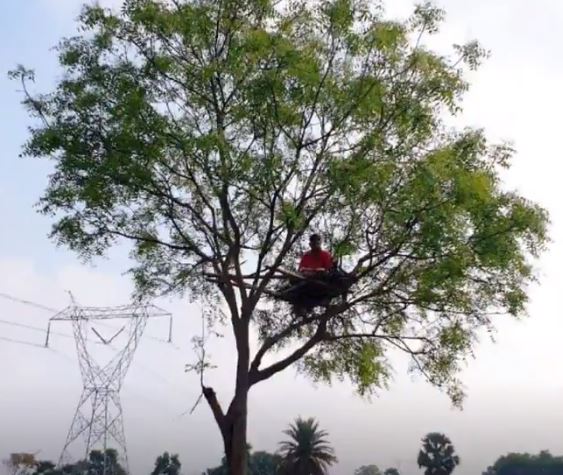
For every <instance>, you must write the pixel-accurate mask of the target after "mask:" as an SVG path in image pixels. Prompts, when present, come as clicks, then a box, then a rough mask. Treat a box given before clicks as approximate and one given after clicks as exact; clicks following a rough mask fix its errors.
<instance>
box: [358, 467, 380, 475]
mask: <svg viewBox="0 0 563 475" xmlns="http://www.w3.org/2000/svg"><path fill="white" fill-rule="evenodd" d="M354 475H381V470H379V467H378V466H377V465H362V466H361V467H359V468H357V469H356V470H354Z"/></svg>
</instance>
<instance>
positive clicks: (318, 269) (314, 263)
mask: <svg viewBox="0 0 563 475" xmlns="http://www.w3.org/2000/svg"><path fill="white" fill-rule="evenodd" d="M309 245H310V246H311V250H310V251H308V252H306V253H305V254H303V256H302V257H301V262H300V263H299V272H300V273H301V274H303V275H305V276H312V275H316V274H319V273H321V274H324V273H327V272H329V271H331V270H332V269H333V268H334V260H333V258H332V256H331V254H330V252H328V251H325V250H324V249H323V248H322V245H321V237H320V236H319V235H318V234H312V235H311V237H310V238H309Z"/></svg>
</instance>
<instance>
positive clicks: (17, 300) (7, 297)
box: [0, 292, 58, 313]
mask: <svg viewBox="0 0 563 475" xmlns="http://www.w3.org/2000/svg"><path fill="white" fill-rule="evenodd" d="M0 297H2V298H4V299H7V300H11V301H12V302H18V303H22V304H24V305H30V306H32V307H35V308H39V309H41V310H45V311H47V312H52V313H56V312H58V310H56V309H54V308H50V307H47V306H45V305H42V304H40V303H36V302H32V301H31V300H24V299H20V298H19V297H14V296H13V295H10V294H6V293H4V292H0Z"/></svg>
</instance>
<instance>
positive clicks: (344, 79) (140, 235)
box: [12, 0, 547, 475]
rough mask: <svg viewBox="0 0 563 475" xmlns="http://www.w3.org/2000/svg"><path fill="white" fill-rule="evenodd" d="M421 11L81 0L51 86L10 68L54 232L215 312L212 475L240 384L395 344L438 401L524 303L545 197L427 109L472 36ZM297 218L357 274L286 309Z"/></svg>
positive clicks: (368, 358) (319, 373) (234, 0)
mask: <svg viewBox="0 0 563 475" xmlns="http://www.w3.org/2000/svg"><path fill="white" fill-rule="evenodd" d="M442 18H443V12H442V11H441V10H439V9H436V8H434V7H432V6H431V5H430V4H424V5H421V6H419V7H417V8H416V9H415V11H414V13H413V15H412V16H411V17H410V18H409V19H408V21H405V22H396V21H389V20H388V19H386V18H385V15H384V12H383V9H381V8H377V7H374V5H373V2H371V1H367V0H322V1H321V0H318V1H303V0H288V1H283V2H279V1H273V0H221V1H217V0H198V1H192V0H174V1H163V0H125V2H124V4H123V7H122V8H121V10H120V11H119V12H118V13H116V12H113V11H111V10H107V9H103V8H101V7H98V6H90V7H87V8H85V9H84V11H83V13H82V15H81V17H80V22H81V25H80V29H79V30H80V31H81V32H84V33H83V36H78V37H74V38H70V39H66V40H64V41H63V42H62V43H61V45H60V48H59V61H60V63H61V66H62V68H63V69H64V71H63V72H62V73H61V74H60V75H59V76H60V78H61V80H60V81H59V83H58V84H57V85H56V87H55V90H54V91H52V92H50V93H49V94H44V95H39V96H36V95H34V94H31V92H30V91H29V89H28V83H29V79H30V78H33V74H32V73H31V72H30V71H27V70H25V69H24V68H19V69H18V70H17V71H15V72H13V73H12V76H13V77H15V78H18V79H19V80H21V81H22V82H23V85H22V86H23V89H24V91H25V94H26V99H25V104H26V106H27V107H28V109H29V110H30V112H31V113H32V114H33V116H34V117H35V118H37V119H38V120H37V123H36V124H34V127H32V128H31V138H30V140H29V142H28V143H27V144H26V146H25V148H24V154H25V155H28V156H33V157H48V158H50V159H51V160H53V162H54V163H53V173H52V175H51V177H50V182H49V185H48V188H47V190H46V192H45V194H44V196H43V197H42V199H41V206H42V210H43V212H45V213H48V214H51V215H52V216H53V218H54V219H56V220H57V221H56V222H55V225H54V228H53V237H55V238H56V240H57V242H58V243H61V244H65V245H68V246H70V248H71V249H74V250H76V251H77V252H79V253H80V254H81V255H82V256H84V257H87V258H92V257H95V256H97V255H102V254H104V253H105V252H106V250H107V249H108V248H109V247H110V246H113V245H114V244H115V243H117V242H118V241H123V240H125V241H127V242H129V243H130V244H131V245H132V246H131V247H132V252H133V255H132V257H133V259H134V262H135V266H134V268H133V269H131V273H132V275H133V277H134V280H135V284H136V288H137V291H138V295H142V296H143V297H148V296H151V295H160V294H163V293H170V292H178V293H180V294H183V293H184V292H186V291H189V295H190V297H191V298H192V299H199V300H202V301H203V302H204V304H205V308H206V309H207V311H208V312H211V314H210V318H209V319H208V321H209V322H210V324H213V322H219V321H221V320H222V318H221V315H223V313H221V312H223V311H224V309H226V313H227V320H228V322H229V325H230V326H229V328H230V329H231V331H232V333H233V336H234V340H235V345H234V347H233V358H234V360H235V361H236V367H235V375H234V376H235V377H234V378H233V379H234V381H235V383H234V388H233V392H232V394H233V396H232V399H231V400H229V401H227V402H226V404H225V402H223V403H222V401H219V399H218V397H217V396H216V393H215V391H214V390H213V388H212V387H210V385H209V384H208V383H207V382H206V381H205V378H204V377H203V376H204V375H203V374H202V375H201V376H202V377H201V379H200V381H201V384H202V392H203V394H204V396H205V400H206V401H207V403H208V405H209V407H210V408H211V411H212V414H213V417H214V419H215V421H216V423H217V426H218V428H219V431H220V434H221V437H222V439H223V445H224V449H225V455H226V460H227V465H228V466H229V468H230V472H231V475H243V474H244V473H245V470H246V465H247V464H246V455H247V454H246V432H247V415H248V407H247V406H248V394H249V391H250V390H251V388H252V387H253V386H255V385H257V384H260V383H261V382H263V381H266V380H268V379H269V378H271V377H272V376H274V375H276V374H277V373H279V372H280V371H284V370H286V369H287V368H290V367H292V366H293V367H297V369H299V370H301V371H303V372H305V373H307V374H308V375H310V376H311V377H312V378H313V379H314V380H316V381H325V382H330V381H332V380H333V379H334V378H338V379H340V378H343V377H346V378H348V379H349V380H351V382H352V383H353V384H354V385H355V386H356V388H357V390H358V392H359V393H360V394H362V395H369V394H370V393H372V392H373V391H376V390H377V389H378V388H381V387H384V386H385V383H386V380H387V379H388V377H389V374H390V370H389V364H390V363H389V361H388V360H387V358H386V356H387V354H388V352H389V350H391V349H399V350H401V351H404V352H405V353H406V354H407V355H408V356H409V357H410V359H411V361H412V367H413V368H414V370H415V371H418V372H419V373H420V374H422V375H423V376H424V377H425V378H426V379H427V381H429V382H430V383H431V384H433V385H435V386H437V387H440V388H442V389H444V390H445V391H447V393H448V394H449V395H450V397H451V399H452V401H453V402H454V403H455V404H458V405H459V404H461V401H462V399H463V391H462V388H461V384H460V381H459V380H458V378H457V374H458V371H459V369H460V367H461V366H462V364H463V361H464V358H466V357H467V355H469V354H471V352H472V349H473V347H474V344H475V341H476V340H477V336H478V335H479V332H480V331H481V329H483V328H487V327H490V326H493V325H494V323H495V321H494V318H495V315H498V314H499V313H508V314H510V315H513V316H518V315H521V314H522V313H523V312H524V310H525V304H526V300H527V293H526V289H527V285H528V283H529V282H530V281H531V280H532V279H533V278H534V272H533V268H532V258H536V257H538V256H539V254H540V253H541V251H542V250H543V249H544V247H545V243H546V241H547V231H546V226H547V214H546V213H545V211H544V210H543V209H542V208H541V207H539V206H537V205H536V204H534V203H531V202H530V201H528V200H526V199H525V198H523V197H522V196H520V195H519V194H518V193H516V192H513V191H511V190H505V189H504V188H503V187H502V184H501V179H500V176H501V172H502V171H503V169H505V168H507V167H508V166H509V163H510V158H511V155H512V153H513V152H512V149H511V148H509V147H507V146H506V145H502V144H501V145H496V144H491V143H489V142H488V140H487V139H486V137H485V134H484V132H483V131H481V130H471V129H465V130H461V131H454V130H452V129H451V128H450V127H447V126H446V124H445V123H444V118H445V117H447V116H448V114H450V115H451V114H456V113H457V112H458V111H459V109H460V100H461V98H462V96H463V93H464V92H465V91H466V90H467V87H468V85H467V83H466V81H465V80H464V77H465V74H466V72H467V70H468V69H475V68H476V67H477V66H478V65H479V64H480V61H481V59H482V58H483V56H484V51H483V50H482V48H481V47H480V46H479V45H478V44H477V43H475V42H472V43H469V44H467V45H462V46H456V47H455V48H454V50H453V55H451V56H453V57H450V56H448V55H443V54H437V53H434V52H433V51H431V50H430V49H428V48H427V47H425V46H424V37H425V34H434V33H436V32H437V31H438V30H439V24H440V22H441V20H442ZM413 38H414V39H419V41H416V40H415V41H413ZM307 229H315V230H317V232H318V233H319V234H322V235H330V236H331V242H332V244H333V246H332V252H333V254H334V256H335V257H336V258H337V259H339V260H341V261H342V262H343V263H345V264H346V265H347V266H349V267H350V268H351V269H353V270H354V271H355V278H356V279H357V281H356V284H355V285H354V287H353V292H352V293H351V295H350V296H349V298H348V299H347V300H346V301H342V302H338V303H337V304H336V305H331V306H329V307H326V308H319V309H318V310H319V311H315V312H313V313H312V314H311V315H310V318H306V319H304V318H300V319H298V318H296V317H295V316H294V315H293V314H292V313H291V311H290V308H289V306H288V305H287V303H286V302H284V301H274V302H273V303H272V302H271V300H270V299H269V297H270V296H272V295H274V294H275V292H274V291H273V290H272V285H273V284H274V277H275V275H276V272H277V271H278V270H279V269H280V267H281V266H282V263H283V262H287V261H288V260H289V259H294V258H297V256H295V255H294V249H295V244H296V243H297V242H299V241H300V240H301V239H303V236H304V235H305V233H306V232H307ZM245 263H246V264H245ZM210 275H211V276H210ZM213 317H216V318H213ZM254 335H256V336H257V337H258V338H257V339H255V338H253V336H254ZM254 341H256V342H257V343H256V344H255V345H254V344H253V342H254ZM202 354H206V353H205V352H202ZM266 362H267V363H266ZM200 363H201V364H199V365H197V366H196V367H197V368H198V369H199V370H200V371H202V369H203V368H205V367H206V364H207V363H208V362H207V361H201V362H200Z"/></svg>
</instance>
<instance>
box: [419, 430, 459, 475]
mask: <svg viewBox="0 0 563 475" xmlns="http://www.w3.org/2000/svg"><path fill="white" fill-rule="evenodd" d="M417 463H418V466H419V467H422V468H424V474H425V475H450V474H451V473H452V472H453V471H454V469H455V468H456V467H457V466H458V465H459V463H460V459H459V456H457V455H456V453H455V448H454V446H453V444H452V442H451V440H450V439H449V438H448V437H447V436H445V435H444V434H440V433H438V432H431V433H430V434H428V435H426V437H424V439H423V440H422V448H421V449H420V452H419V453H418V459H417Z"/></svg>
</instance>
